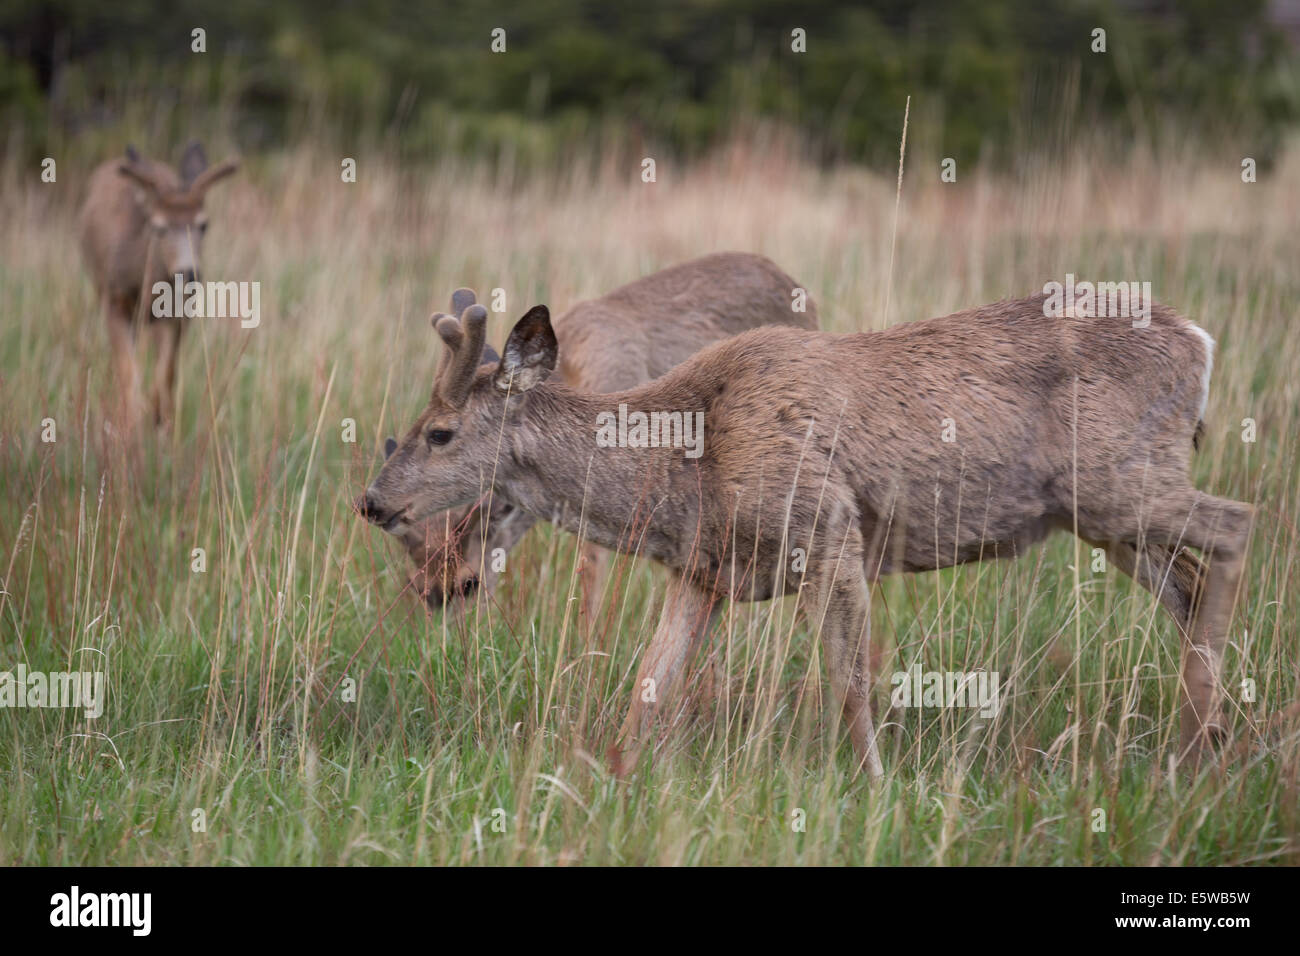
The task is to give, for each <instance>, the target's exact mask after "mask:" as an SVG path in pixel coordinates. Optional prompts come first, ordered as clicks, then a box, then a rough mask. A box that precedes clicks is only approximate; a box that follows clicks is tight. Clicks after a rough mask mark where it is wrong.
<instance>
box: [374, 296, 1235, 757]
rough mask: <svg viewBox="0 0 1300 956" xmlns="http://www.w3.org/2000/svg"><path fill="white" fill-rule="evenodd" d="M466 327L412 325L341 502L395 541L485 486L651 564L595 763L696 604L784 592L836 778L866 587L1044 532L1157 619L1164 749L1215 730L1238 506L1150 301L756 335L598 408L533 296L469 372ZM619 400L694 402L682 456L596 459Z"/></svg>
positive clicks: (1200, 405)
mask: <svg viewBox="0 0 1300 956" xmlns="http://www.w3.org/2000/svg"><path fill="white" fill-rule="evenodd" d="M485 319H486V313H485V312H484V311H483V309H482V307H481V306H472V307H469V308H467V309H466V310H465V311H464V313H463V315H462V318H461V320H459V321H458V320H457V319H456V318H454V317H452V316H445V315H439V316H435V317H434V325H435V328H436V330H437V333H438V335H439V337H440V338H441V339H442V341H443V355H442V359H441V364H440V366H439V368H438V371H437V373H436V375H435V378H434V392H433V397H432V399H431V401H430V403H429V405H428V407H427V408H426V409H425V411H424V413H423V414H422V415H421V416H420V417H419V419H418V420H417V421H416V423H415V424H414V426H413V427H412V428H411V430H410V431H409V432H408V433H407V434H406V436H405V437H404V438H403V439H402V441H401V442H400V443H399V445H398V447H397V449H396V450H395V451H394V452H393V454H392V456H391V457H390V458H389V459H388V461H387V462H386V463H385V465H384V467H383V468H382V470H381V471H380V473H379V474H378V476H377V477H376V478H375V480H374V482H373V483H372V484H371V485H370V487H369V489H368V490H367V491H366V493H365V495H364V496H363V499H362V501H361V502H360V507H361V510H362V512H363V514H364V516H365V517H366V518H367V519H368V520H370V521H371V522H373V523H375V524H377V525H379V526H380V527H382V528H383V529H384V530H385V531H388V532H390V533H394V534H401V533H403V532H404V531H405V530H406V529H407V528H408V527H410V526H411V525H413V524H415V523H417V522H419V521H421V520H423V519H424V518H425V517H426V516H427V515H429V514H431V513H434V512H437V511H440V510H444V509H447V508H454V507H457V506H461V505H464V504H465V503H467V502H470V501H474V500H476V499H477V498H478V497H479V495H480V494H481V492H482V489H483V488H484V487H485V486H487V487H490V488H491V490H492V493H493V495H494V496H495V497H499V498H500V499H501V500H503V501H504V502H506V503H508V504H509V505H510V506H511V507H512V508H517V509H519V510H521V511H523V512H525V513H526V514H530V515H535V516H537V517H545V518H550V519H551V520H553V521H556V522H557V523H558V524H559V525H560V526H561V527H564V528H566V529H568V530H570V531H578V530H579V526H580V525H581V531H582V533H583V534H584V535H585V536H587V537H589V538H590V539H592V540H593V541H595V542H596V543H598V544H600V545H603V546H604V547H607V548H612V549H616V550H620V551H625V552H635V553H638V554H641V555H644V556H646V557H650V558H653V559H655V560H656V561H659V562H660V563H662V564H664V565H665V566H666V567H667V568H668V569H669V585H668V589H667V594H666V598H665V601H664V605H663V611H662V614H661V617H660V619H659V623H658V626H657V628H656V630H655V633H654V636H653V638H652V639H651V641H650V644H649V646H648V647H647V649H646V651H645V653H644V655H643V657H642V660H641V662H640V667H639V671H638V674H637V684H636V688H635V691H634V695H633V699H632V704H631V706H630V708H629V710H628V712H627V717H626V720H625V721H624V723H623V725H622V728H621V730H620V731H619V734H618V738H617V740H616V741H615V742H614V743H613V744H612V745H611V746H610V748H609V758H610V761H611V763H612V765H613V768H614V770H615V772H616V773H619V774H620V775H623V774H626V773H627V772H628V771H629V770H630V769H631V768H633V767H634V766H635V765H636V763H637V759H638V754H639V753H640V752H641V750H642V748H643V747H644V745H645V743H646V741H647V739H648V734H649V728H650V726H651V723H652V718H654V717H660V718H665V719H668V718H671V717H673V716H674V715H675V712H676V711H675V708H676V707H679V706H680V704H679V703H674V697H673V695H672V694H671V691H672V689H673V685H674V683H675V681H676V680H677V678H678V677H679V676H680V674H681V672H682V670H683V666H684V663H685V662H686V661H687V659H688V658H689V656H690V655H691V653H692V652H693V651H694V650H695V649H696V648H697V646H698V645H699V644H700V642H702V641H703V640H704V638H705V636H706V634H707V632H708V629H709V626H710V623H711V621H712V620H713V619H714V618H715V616H716V615H717V612H718V605H719V602H720V600H721V599H723V598H728V599H730V600H733V601H761V600H766V599H769V598H772V597H775V596H777V595H780V594H792V593H798V594H799V595H800V598H799V600H800V604H801V606H802V607H803V608H804V610H805V611H806V612H807V613H808V614H809V617H810V619H811V620H812V621H813V622H814V623H815V628H814V629H815V630H816V631H817V632H818V633H819V636H820V640H821V642H822V644H823V647H824V650H825V658H826V662H827V669H828V671H829V676H830V683H831V686H832V689H833V690H834V692H835V696H836V697H837V698H838V700H839V702H840V705H841V708H842V717H843V721H844V723H845V724H846V725H847V727H848V730H849V735H850V737H851V739H852V742H853V746H854V750H855V753H856V757H857V767H858V768H859V769H860V770H861V769H865V770H866V771H868V772H869V773H870V774H872V775H873V776H875V775H879V774H880V773H882V766H881V761H880V758H879V755H878V752H877V748H876V740H875V731H874V727H873V722H872V717H871V709H870V707H869V701H868V697H869V693H868V691H869V686H870V685H869V663H868V662H869V657H868V648H869V635H868V625H869V604H868V601H869V593H870V592H869V587H870V585H871V583H872V582H873V581H874V580H875V579H876V578H878V577H879V576H880V575H883V574H888V573H891V572H898V571H904V572H908V571H926V570H932V569H935V568H943V567H948V566H952V565H956V564H961V563H966V562H972V561H980V560H983V559H985V558H994V557H1013V556H1015V555H1018V554H1020V553H1022V552H1023V551H1024V550H1025V549H1026V548H1028V547H1029V546H1030V545H1032V544H1033V543H1035V542H1037V541H1039V540H1041V539H1042V538H1044V537H1045V536H1046V535H1047V534H1048V533H1049V532H1051V531H1053V530H1056V529H1063V530H1069V531H1072V532H1075V533H1077V534H1078V535H1079V536H1080V537H1081V538H1083V539H1084V540H1086V541H1088V542H1093V543H1095V544H1096V545H1097V546H1099V547H1103V548H1105V549H1106V550H1107V551H1108V552H1109V553H1110V555H1111V556H1112V559H1113V562H1114V563H1115V564H1116V565H1117V566H1119V567H1120V568H1121V569H1123V570H1125V571H1126V572H1127V573H1129V574H1131V575H1132V576H1133V577H1134V579H1135V580H1137V581H1138V582H1139V583H1141V584H1142V585H1143V586H1145V587H1147V588H1148V589H1150V590H1151V591H1152V592H1153V593H1154V594H1155V595H1156V596H1157V598H1158V600H1159V601H1160V603H1161V604H1162V605H1163V606H1164V607H1165V608H1166V609H1167V610H1168V612H1169V613H1170V614H1171V615H1172V617H1173V618H1174V620H1175V621H1176V622H1177V625H1178V629H1179V632H1180V634H1181V636H1182V643H1183V655H1182V656H1183V662H1182V698H1183V699H1182V704H1181V728H1182V751H1181V754H1182V756H1184V757H1198V756H1199V755H1200V754H1201V753H1202V752H1203V750H1204V749H1205V748H1206V747H1207V745H1208V744H1209V743H1210V742H1211V741H1212V740H1213V739H1214V738H1215V737H1217V736H1219V735H1220V733H1221V727H1222V725H1221V723H1220V717H1221V714H1220V710H1219V707H1220V689H1219V684H1218V681H1219V668H1220V666H1221V660H1222V653H1223V647H1224V642H1225V638H1226V634H1227V629H1228V625H1229V622H1230V618H1231V615H1232V609H1233V602H1234V600H1235V595H1236V591H1237V587H1238V583H1239V580H1240V576H1241V570H1242V565H1243V562H1244V557H1245V552H1246V546H1247V539H1248V537H1249V534H1250V528H1251V522H1252V516H1253V508H1252V507H1251V506H1250V505H1249V504H1245V503H1242V502H1238V501H1233V500H1230V499H1226V498H1218V497H1214V496H1212V495H1209V494H1205V493H1202V492H1200V491H1198V490H1196V489H1195V488H1194V487H1193V486H1192V484H1191V483H1190V481H1189V479H1188V464H1189V459H1190V455H1191V452H1192V448H1193V440H1194V438H1195V437H1196V435H1197V433H1198V430H1199V429H1200V427H1201V416H1202V414H1203V411H1204V408H1205V402H1206V398H1207V395H1208V389H1209V380H1210V370H1211V364H1212V358H1213V340H1211V339H1210V338H1209V336H1208V335H1206V334H1205V333H1204V332H1203V331H1202V330H1201V329H1200V328H1198V327H1197V326H1196V325H1194V324H1192V323H1191V322H1189V321H1188V320H1186V319H1184V318H1182V317H1180V316H1178V315H1177V314H1176V313H1174V312H1173V311H1171V310H1170V309H1168V308H1165V307H1162V306H1156V305H1153V306H1152V308H1151V313H1150V321H1149V325H1147V326H1146V327H1142V328H1135V327H1134V326H1133V324H1132V323H1131V322H1130V321H1129V320H1128V319H1117V318H1104V317H1098V316H1095V315H1089V314H1084V313H1082V312H1080V311H1072V312H1069V313H1067V314H1066V315H1064V316H1058V317H1053V318H1048V317H1046V316H1045V308H1044V297H1043V296H1035V297H1031V298H1027V299H1020V300H1015V301H1006V302H1000V303H997V304H994V305H990V306H985V307H983V308H980V309H975V310H971V311H967V312H961V313H957V314H955V315H950V316H947V317H944V318H936V319H929V320H926V321H919V322H913V323H908V324H904V325H899V326H895V327H892V328H889V329H887V330H884V331H880V332H864V333H851V334H842V335H836V334H830V333H824V332H810V331H806V330H801V329H791V328H778V327H772V328H763V329H757V330H754V331H750V332H746V333H743V334H741V335H738V336H735V337H733V338H730V339H726V340H724V341H722V342H719V343H716V344H714V345H712V346H709V347H707V348H706V349H704V350H703V351H702V352H700V353H698V354H696V355H695V356H694V357H692V358H690V359H689V360H687V361H686V362H685V363H683V364H682V365H679V366H678V367H676V368H674V369H672V370H671V371H669V372H668V373H667V374H666V375H664V376H662V377H660V378H658V379H656V380H654V381H652V382H650V383H648V384H645V385H641V386H638V387H636V388H633V389H629V390H626V391H621V392H617V393H615V394H610V395H598V394H594V393H590V392H582V391H577V390H575V389H572V388H569V387H566V386H563V385H558V384H554V383H550V382H548V381H547V378H548V377H549V376H550V374H551V373H552V372H553V371H554V370H555V368H556V366H557V359H558V344H557V340H556V336H555V333H554V331H553V329H552V327H551V322H550V318H549V315H548V312H547V310H546V308H545V306H537V307H535V308H533V309H532V310H531V311H529V312H528V313H527V314H526V315H525V316H524V317H523V318H522V319H520V320H519V322H518V323H517V324H516V325H515V327H514V329H513V330H512V331H511V333H510V336H509V339H508V340H507V342H506V345H505V348H504V350H503V356H502V358H501V359H500V361H499V362H496V363H482V362H480V359H481V357H482V348H483V338H484V322H485ZM620 403H626V405H627V406H628V407H629V408H635V409H644V410H650V409H678V410H682V411H690V410H702V411H703V413H704V417H705V422H706V433H705V445H704V452H703V454H702V455H701V456H700V457H698V458H687V457H685V456H684V455H683V454H682V451H681V449H677V448H671V447H668V448H664V447H659V448H630V447H628V448H625V447H615V448H608V447H600V446H599V445H598V444H597V443H596V441H595V440H594V432H595V427H594V426H595V424H596V423H597V421H598V416H600V415H601V414H602V413H606V412H609V411H610V410H611V409H613V408H615V407H617V406H618V405H619V404H620ZM946 419H950V420H951V423H945V420H946ZM949 428H955V434H954V435H952V436H951V437H952V438H953V439H954V440H952V441H945V440H943V437H944V433H945V432H946V431H948V429H949ZM633 514H636V515H638V521H637V523H636V524H635V525H633V523H632V521H631V517H630V516H632V515H633ZM794 547H798V548H803V549H805V550H806V554H807V561H806V565H805V566H804V569H803V570H802V572H801V573H799V574H794V573H791V572H790V571H789V570H788V567H787V562H788V561H789V556H790V553H791V549H792V548H794ZM1187 547H1192V548H1196V549H1198V550H1199V551H1200V552H1201V556H1202V558H1204V559H1207V560H1208V565H1207V564H1205V563H1203V562H1202V560H1199V559H1198V558H1196V557H1194V556H1193V555H1192V554H1190V553H1189V552H1188V551H1187V550H1186V548H1187ZM647 690H649V691H650V693H647V692H646V691H647ZM648 701H649V702H648Z"/></svg>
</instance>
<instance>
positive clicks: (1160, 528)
mask: <svg viewBox="0 0 1300 956" xmlns="http://www.w3.org/2000/svg"><path fill="white" fill-rule="evenodd" d="M1254 511H1255V509H1254V508H1253V507H1252V506H1250V505H1248V504H1245V503H1244V502H1240V501H1233V500H1231V499H1228V498H1216V497H1214V496H1213V495H1207V494H1204V493H1202V492H1199V491H1194V490H1193V491H1189V492H1188V494H1187V495H1186V496H1179V497H1177V498H1176V499H1174V500H1173V502H1172V503H1170V504H1162V506H1161V507H1160V508H1159V509H1158V510H1157V512H1156V513H1155V514H1153V515H1152V516H1151V517H1150V518H1149V519H1148V521H1147V527H1146V529H1145V535H1146V542H1147V543H1146V544H1144V545H1143V547H1142V551H1141V555H1142V558H1145V557H1147V556H1148V555H1150V556H1152V558H1153V560H1150V561H1143V560H1142V559H1141V558H1139V559H1138V560H1137V562H1136V564H1137V567H1136V571H1135V573H1134V577H1135V579H1136V580H1138V581H1139V582H1142V583H1144V584H1146V581H1144V580H1143V578H1144V577H1149V578H1150V579H1151V581H1152V583H1151V584H1148V585H1147V586H1148V587H1152V586H1153V585H1154V587H1152V589H1153V592H1154V591H1155V588H1161V589H1160V591H1159V592H1157V593H1159V596H1160V600H1161V602H1162V603H1163V604H1164V605H1165V607H1166V608H1168V609H1169V610H1170V613H1172V614H1173V615H1174V618H1175V620H1178V622H1179V630H1180V631H1181V632H1182V636H1183V649H1182V689H1183V702H1182V708H1181V711H1182V712H1181V717H1180V724H1181V732H1182V754H1181V756H1182V757H1183V758H1184V759H1191V760H1193V761H1195V760H1198V759H1199V758H1200V757H1201V756H1202V754H1203V753H1204V752H1205V751H1206V750H1207V749H1208V747H1209V745H1210V744H1212V743H1214V742H1215V741H1216V740H1217V739H1218V738H1219V737H1221V736H1222V734H1223V725H1222V723H1221V714H1220V703H1221V696H1222V694H1221V688H1220V679H1219V675H1220V670H1221V667H1222V663H1223V648H1224V645H1225V644H1226V643H1227V637H1228V629H1229V627H1230V625H1231V623H1232V610H1233V604H1234V602H1235V600H1236V596H1237V587H1238V585H1239V583H1240V581H1241V571H1242V567H1243V565H1244V563H1245V557H1246V541H1247V539H1248V538H1249V536H1250V526H1251V522H1252V520H1253V517H1254ZM1162 539H1163V541H1162ZM1184 544H1186V545H1190V546H1191V547H1194V548H1196V549H1198V550H1199V551H1200V552H1201V555H1202V557H1203V558H1204V559H1205V560H1206V561H1207V562H1208V567H1207V566H1206V565H1204V564H1202V563H1201V562H1200V561H1196V560H1195V559H1194V558H1192V557H1191V556H1190V555H1186V554H1185V553H1184V552H1182V551H1181V549H1180V546H1181V545H1184ZM1117 553H1119V554H1120V555H1121V556H1122V555H1123V554H1124V552H1123V551H1122V550H1120V549H1117ZM1170 554H1173V555H1174V557H1173V559H1172V563H1169V564H1168V567H1169V571H1170V573H1169V575H1168V578H1167V580H1166V579H1165V577H1164V575H1163V574H1162V573H1161V572H1159V571H1156V572H1155V573H1154V574H1153V573H1152V572H1151V571H1149V570H1144V565H1146V566H1147V567H1148V568H1150V567H1154V568H1157V569H1158V568H1159V567H1160V564H1161V560H1162V559H1164V560H1165V561H1166V562H1167V563H1168V558H1167V556H1168V555H1170ZM1121 567H1123V565H1122V564H1121ZM1162 581H1164V586H1163V587H1161V582H1162Z"/></svg>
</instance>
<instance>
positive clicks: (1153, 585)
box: [1090, 541, 1206, 640]
mask: <svg viewBox="0 0 1300 956" xmlns="http://www.w3.org/2000/svg"><path fill="white" fill-rule="evenodd" d="M1090 543H1092V544H1097V543H1098V542H1090ZM1104 547H1105V549H1106V555H1107V557H1109V558H1110V563H1111V564H1113V565H1115V567H1117V568H1119V569H1120V570H1121V571H1123V572H1124V573H1125V574H1127V575H1128V576H1129V577H1131V578H1132V579H1133V580H1134V581H1136V582H1137V583H1138V584H1140V585H1142V587H1144V588H1146V589H1147V590H1148V591H1150V592H1151V593H1152V594H1154V595H1155V597H1156V599H1157V600H1158V601H1159V602H1160V604H1161V606H1162V607H1164V609H1165V610H1166V611H1168V612H1169V616H1170V617H1172V618H1173V619H1174V621H1175V622H1176V623H1177V624H1178V631H1179V634H1181V635H1182V638H1183V640H1190V639H1191V633H1192V618H1193V616H1194V615H1195V613H1196V606H1197V603H1198V601H1199V600H1200V596H1201V592H1202V590H1203V589H1204V587H1205V574H1206V569H1205V565H1204V564H1202V563H1201V562H1200V561H1199V560H1198V559H1197V558H1196V556H1195V555H1193V554H1191V553H1190V552H1189V551H1187V549H1186V548H1182V547H1176V548H1175V547H1168V546H1166V545H1161V544H1155V543H1153V542H1150V541H1143V542H1142V543H1140V544H1139V543H1135V542H1129V541H1111V542H1109V543H1106V544H1105V545H1104Z"/></svg>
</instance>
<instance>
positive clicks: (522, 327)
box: [357, 289, 559, 593]
mask: <svg viewBox="0 0 1300 956" xmlns="http://www.w3.org/2000/svg"><path fill="white" fill-rule="evenodd" d="M452 307H453V311H458V312H459V313H460V318H457V317H456V316H455V315H446V314H443V313H438V314H435V315H434V316H433V318H432V320H431V321H432V324H433V327H434V329H435V330H436V331H437V333H438V337H439V338H441V339H442V343H443V351H442V358H441V361H440V363H439V365H438V371H437V373H436V374H435V376H434V386H433V394H432V396H431V397H430V399H429V405H428V407H427V408H425V410H424V412H423V414H421V415H420V417H419V418H418V419H417V420H416V422H415V425H413V426H412V427H411V429H410V431H408V432H407V433H406V436H405V437H404V438H403V439H402V440H401V441H399V442H397V444H396V447H395V448H393V449H392V453H391V454H390V455H389V457H388V459H387V461H386V462H385V463H384V467H383V468H382V469H381V470H380V472H379V475H378V476H377V477H376V478H375V480H374V481H373V482H372V483H371V485H370V487H369V489H367V491H366V493H365V494H364V495H363V496H362V498H361V499H360V500H359V501H358V502H357V508H358V510H359V511H360V512H361V514H362V515H363V516H364V517H365V518H366V519H367V520H369V521H370V522H371V523H372V524H376V525H378V526H379V527H381V528H383V530H385V531H387V532H389V533H390V534H394V535H399V536H402V537H409V536H410V534H411V532H412V529H413V528H414V527H415V526H416V525H417V524H419V523H421V522H424V521H425V520H426V519H428V518H429V517H430V516H431V515H434V514H435V513H437V512H441V511H446V510H449V509H452V508H459V507H463V506H466V505H471V504H475V503H478V502H480V501H481V500H483V499H484V498H485V497H486V496H487V493H488V492H489V491H490V490H491V489H492V488H493V487H494V486H497V487H499V486H501V485H503V484H504V483H505V482H506V481H508V479H509V473H510V467H511V466H510V461H509V459H510V456H509V454H508V453H506V451H507V449H508V448H509V447H510V442H511V438H512V426H516V425H517V424H518V421H519V412H520V411H521V409H522V407H523V405H524V403H525V402H527V392H528V391H529V390H531V389H532V388H534V387H536V386H537V385H539V384H541V383H542V382H544V381H545V380H546V379H547V377H548V376H549V375H550V374H551V372H552V371H554V369H555V363H556V360H557V357H558V351H559V350H558V346H557V344H556V340H555V332H554V331H553V330H552V328H551V317H550V312H549V311H548V310H547V308H546V306H544V305H539V306H534V307H533V308H532V309H530V310H529V311H528V313H527V314H526V315H525V316H524V317H523V318H521V319H520V320H519V321H518V322H517V323H516V324H515V327H514V329H513V330H512V331H511V333H510V336H509V338H508V339H507V341H506V346H505V349H504V355H503V357H502V358H500V359H499V360H497V361H492V360H491V359H490V358H489V360H488V361H483V359H484V351H483V345H484V339H485V337H486V327H487V310H486V309H484V308H483V306H481V305H478V304H476V303H475V302H474V293H473V292H471V291H470V290H468V289H459V290H457V292H456V293H455V294H454V295H453V297H452ZM503 504H504V502H503ZM491 518H492V516H491V515H489V520H491ZM459 524H461V522H456V524H454V525H453V527H455V526H456V525H459ZM457 575H458V576H459V572H457ZM448 583H451V584H452V585H453V586H452V587H451V588H448V587H447V584H448ZM472 587H473V585H470V586H468V587H467V586H466V584H465V583H464V582H463V581H462V582H461V583H459V584H456V583H455V581H454V580H453V581H452V582H446V581H444V582H443V592H444V593H446V591H448V590H457V591H460V592H462V593H463V592H464V591H465V590H467V589H470V590H472Z"/></svg>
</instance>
